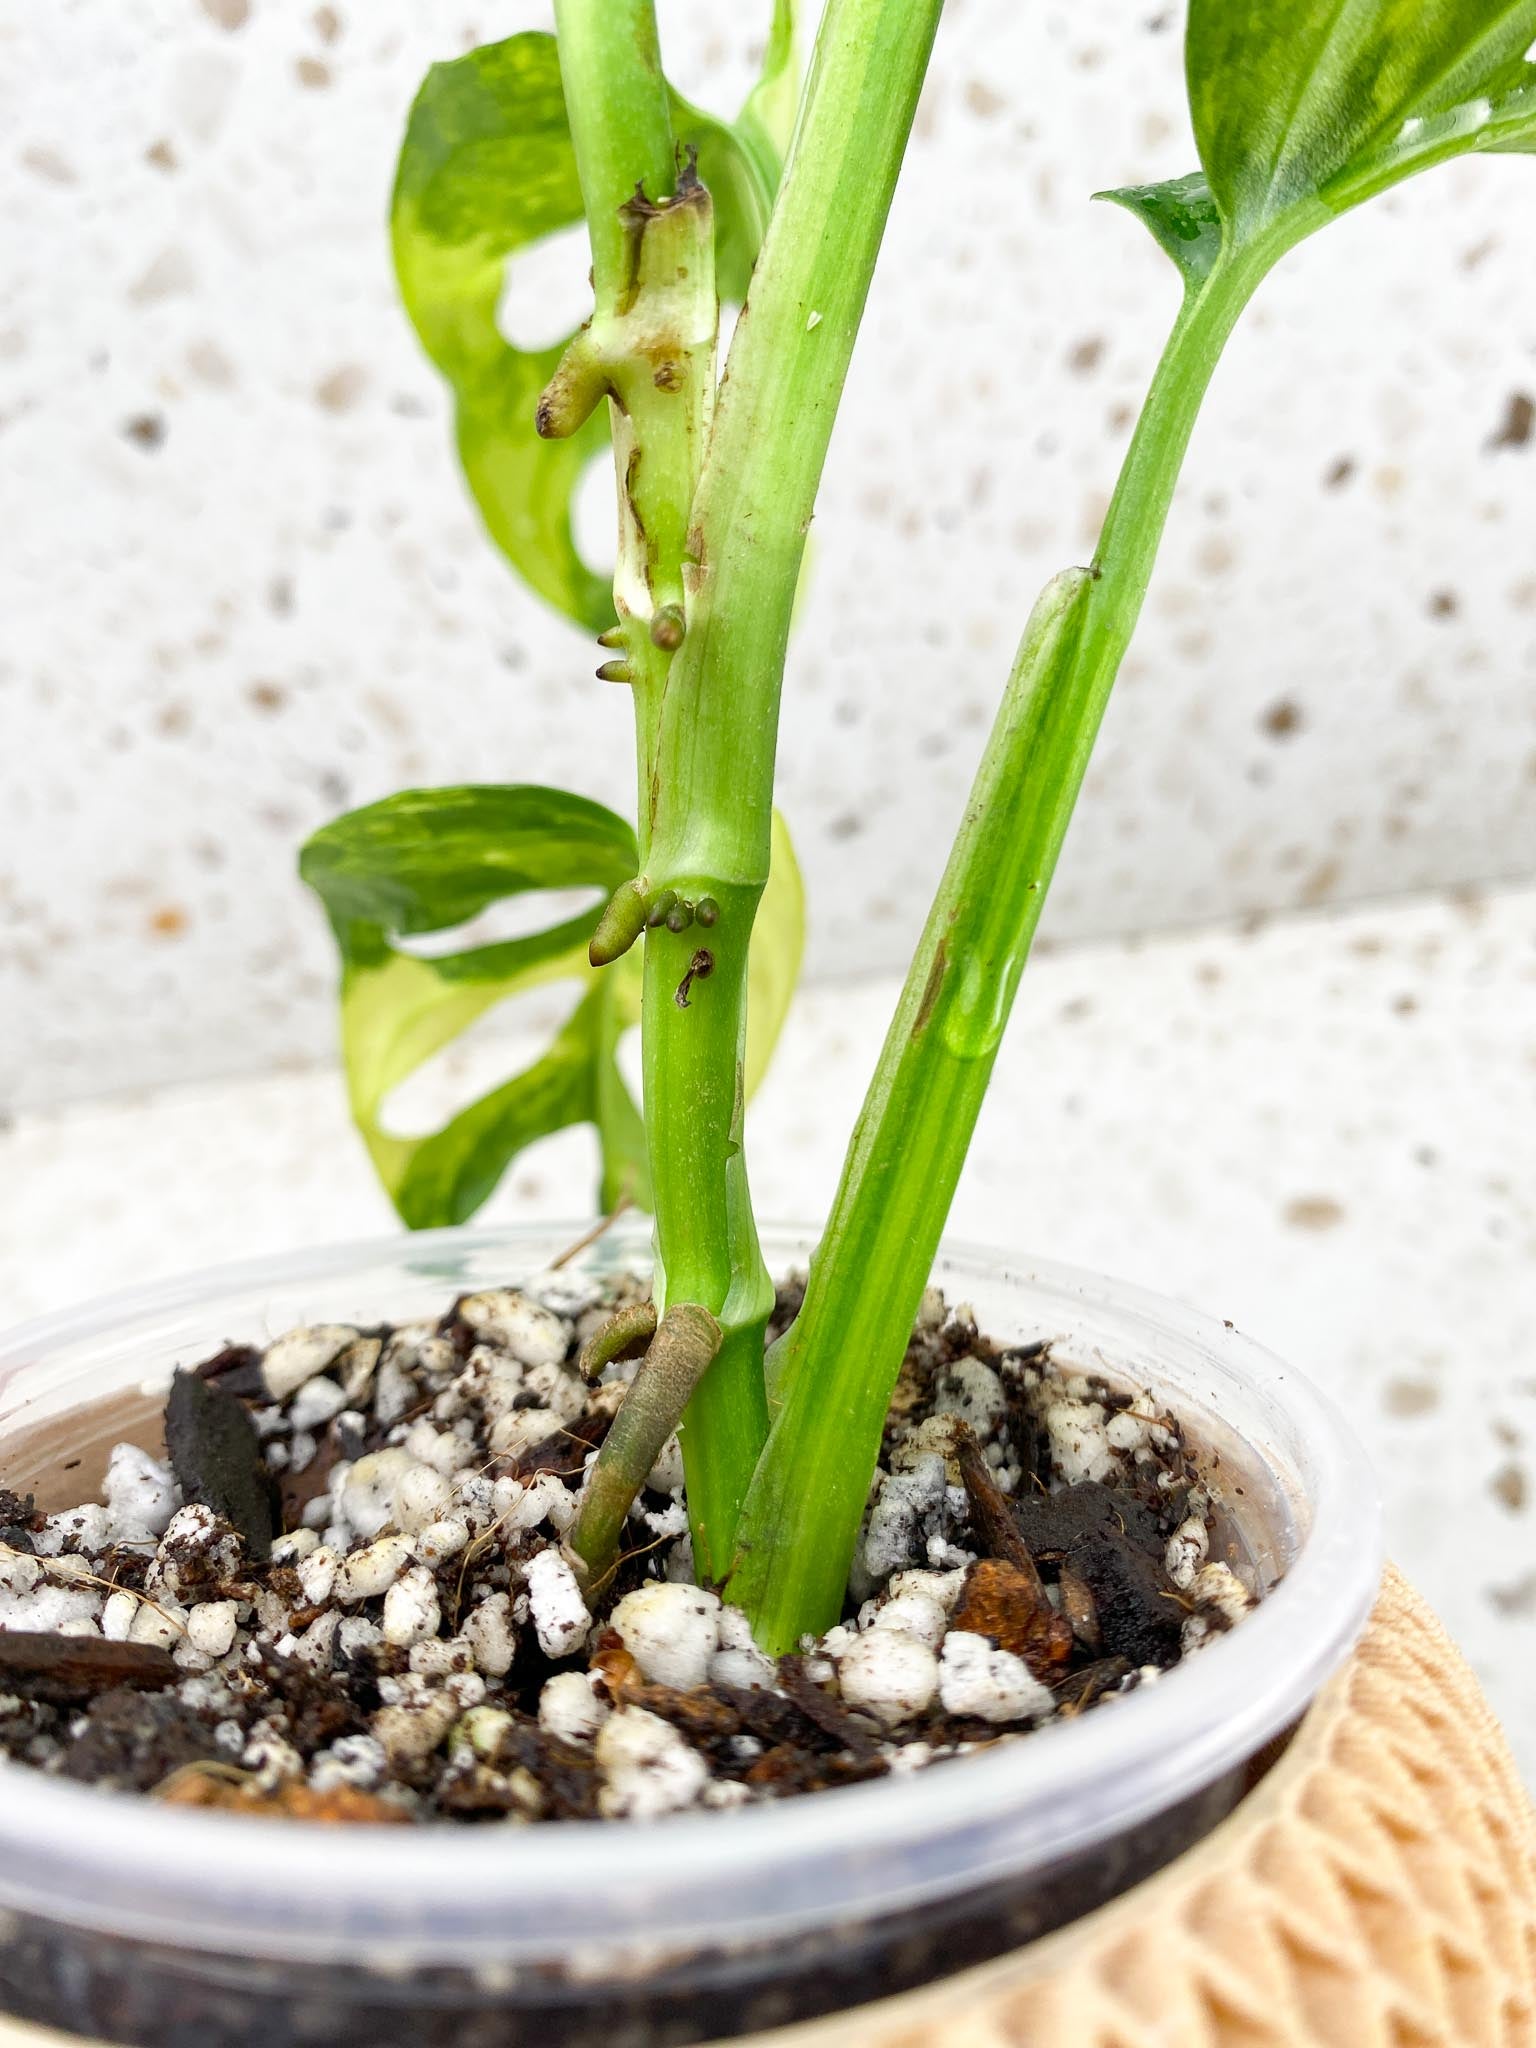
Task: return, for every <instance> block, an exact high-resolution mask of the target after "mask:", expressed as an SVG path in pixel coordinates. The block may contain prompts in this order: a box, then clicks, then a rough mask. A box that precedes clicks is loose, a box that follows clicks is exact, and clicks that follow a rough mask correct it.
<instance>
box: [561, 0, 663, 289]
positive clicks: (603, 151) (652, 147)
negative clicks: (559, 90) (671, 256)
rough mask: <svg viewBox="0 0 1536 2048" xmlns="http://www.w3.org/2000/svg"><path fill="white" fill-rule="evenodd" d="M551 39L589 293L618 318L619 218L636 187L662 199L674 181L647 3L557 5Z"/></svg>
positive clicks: (656, 42)
mask: <svg viewBox="0 0 1536 2048" xmlns="http://www.w3.org/2000/svg"><path fill="white" fill-rule="evenodd" d="M555 38H556V44H557V47H558V49H559V52H560V79H561V83H562V84H563V86H564V88H565V115H566V119H567V121H568V122H569V123H570V129H571V145H572V147H573V149H574V150H575V153H576V174H577V176H578V177H579V178H580V180H581V199H582V206H583V209H584V211H585V213H586V216H587V231H588V235H589V237H590V239H591V243H592V289H593V294H594V296H595V298H596V301H597V309H598V312H599V313H604V312H617V311H618V310H619V308H620V306H621V305H622V303H623V300H624V297H625V294H626V293H627V291H628V289H629V286H630V283H631V275H630V263H631V258H632V251H631V248H630V244H629V237H628V235H627V234H626V233H625V230H624V227H623V225H622V223H621V220H620V213H621V209H622V208H623V207H624V206H625V204H626V203H627V202H628V201H629V200H630V199H632V198H633V197H634V194H635V188H636V186H637V185H638V186H640V187H641V188H642V189H643V190H644V192H645V194H646V197H647V198H648V199H651V200H653V201H654V200H658V199H664V198H665V197H666V196H667V195H668V194H669V193H670V192H671V190H672V181H673V178H674V176H675V175H676V165H675V162H674V156H673V140H672V110H671V104H670V102H669V100H668V96H667V82H666V79H665V78H664V77H663V76H662V70H661V43H660V39H659V37H658V36H657V33H656V5H655V0H555Z"/></svg>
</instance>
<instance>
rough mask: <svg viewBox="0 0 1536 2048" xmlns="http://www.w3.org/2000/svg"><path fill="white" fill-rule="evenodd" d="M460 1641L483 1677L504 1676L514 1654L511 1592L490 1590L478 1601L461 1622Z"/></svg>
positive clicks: (510, 1665) (514, 1632)
mask: <svg viewBox="0 0 1536 2048" xmlns="http://www.w3.org/2000/svg"><path fill="white" fill-rule="evenodd" d="M464 1640H465V1642H466V1643H467V1644H468V1646H469V1650H470V1654H471V1656H473V1658H474V1660H475V1663H476V1664H477V1665H478V1666H479V1668H480V1669H481V1670H482V1671H483V1672H484V1673H485V1675H486V1677H487V1678H505V1677H506V1675H507V1673H508V1672H509V1671H510V1670H511V1669H512V1660H513V1658H514V1657H515V1656H516V1654H517V1631H516V1629H514V1627H513V1626H512V1598H511V1595H510V1594H508V1593H492V1594H490V1595H489V1596H488V1597H487V1598H486V1599H484V1600H482V1601H480V1603H479V1604H478V1606H476V1608H475V1610H474V1612H473V1613H472V1614H471V1615H470V1617H469V1619H468V1620H467V1621H466V1622H465V1624H464Z"/></svg>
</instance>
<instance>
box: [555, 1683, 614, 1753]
mask: <svg viewBox="0 0 1536 2048" xmlns="http://www.w3.org/2000/svg"><path fill="white" fill-rule="evenodd" d="M609 1712H610V1708H609V1706H608V1702H607V1701H606V1700H600V1699H599V1698H598V1696H597V1694H596V1693H595V1692H594V1691H593V1681H592V1674H591V1673H590V1672H588V1671H557V1672H556V1673H555V1675H554V1677H553V1678H546V1679H545V1681H544V1689H543V1691H542V1692H541V1693H540V1694H539V1726H540V1727H541V1728H542V1729H543V1730H544V1731H545V1733H546V1734H547V1735H555V1736H558V1737H559V1738H560V1740H561V1741H562V1742H576V1743H587V1742H590V1741H591V1740H592V1739H593V1737H594V1736H595V1735H596V1734H597V1731H598V1729H599V1728H601V1727H602V1725H603V1723H604V1722H605V1721H606V1720H607V1718H608V1715H609Z"/></svg>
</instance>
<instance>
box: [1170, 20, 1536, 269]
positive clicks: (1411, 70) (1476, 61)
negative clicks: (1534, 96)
mask: <svg viewBox="0 0 1536 2048" xmlns="http://www.w3.org/2000/svg"><path fill="white" fill-rule="evenodd" d="M1533 40H1536V0H1290V4H1288V5H1286V6H1283V7H1282V6H1277V5H1276V4H1275V0H1190V11H1189V32H1188V36H1187V38H1186V43H1185V67H1186V72H1187V76H1188V81H1189V100H1190V111H1191V113H1192V115H1193V118H1194V126H1195V140H1196V143H1197V144H1198V146H1199V150H1200V161H1201V163H1202V165H1203V166H1204V169H1205V174H1206V177H1207V179H1208V180H1209V182H1210V188H1211V191H1212V193H1213V194H1214V195H1215V199H1216V203H1217V205H1218V206H1219V207H1220V209H1221V213H1222V217H1223V219H1224V220H1225V221H1226V223H1227V225H1228V227H1229V228H1230V229H1231V230H1232V231H1233V232H1234V233H1235V234H1236V235H1238V236H1239V237H1241V238H1245V239H1247V238H1252V237H1253V236H1255V235H1256V234H1258V233H1259V232H1261V231H1262V230H1263V229H1264V228H1265V227H1266V226H1268V225H1270V224H1272V223H1274V222H1277V221H1279V220H1280V219H1281V217H1282V216H1283V215H1285V214H1286V213H1288V212H1290V211H1292V210H1293V209H1297V208H1303V209H1304V208H1307V207H1308V206H1309V204H1310V203H1311V202H1314V201H1321V202H1322V204H1323V206H1324V207H1326V208H1328V209H1329V210H1330V211H1334V212H1337V211H1339V210H1341V204H1348V205H1353V204H1355V203H1356V202H1357V201H1358V200H1359V199H1362V198H1365V197H1368V196H1369V194H1370V192H1372V191H1379V190H1381V189H1382V188H1383V186H1384V185H1386V184H1390V183H1393V182H1395V181H1396V180H1397V179H1398V178H1400V177H1403V176H1406V175H1407V174H1408V173H1409V172H1410V171H1413V170H1417V169H1420V168H1422V167H1423V166H1424V165H1425V164H1426V163H1429V162H1435V161H1439V160H1440V158H1441V157H1443V156H1445V155H1451V154H1458V153H1460V152H1461V151H1463V150H1468V149H1481V148H1521V147H1529V146H1530V142H1529V139H1528V138H1529V135H1530V132H1531V127H1530V124H1531V121H1532V117H1533V108H1532V106H1531V103H1530V95H1531V87H1532V84H1533V82H1536V66H1533V65H1532V64H1531V63H1529V62H1528V61H1527V52H1528V51H1529V50H1530V48H1531V46H1532V43H1533ZM1501 131H1502V132H1501ZM1521 133H1523V134H1524V135H1525V137H1526V138H1527V139H1526V140H1524V141H1521V140H1518V139H1514V138H1515V137H1516V136H1518V135H1519V134H1521ZM1362 172H1367V176H1366V179H1365V182H1364V184H1362V183H1361V174H1362ZM1313 224H1314V225H1315V224H1316V222H1314V223H1313ZM1302 231H1303V232H1305V229H1303V230H1302Z"/></svg>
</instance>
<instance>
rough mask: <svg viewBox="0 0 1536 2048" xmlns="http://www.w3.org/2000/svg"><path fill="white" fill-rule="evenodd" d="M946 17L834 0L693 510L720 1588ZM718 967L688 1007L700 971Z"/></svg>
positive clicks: (672, 866)
mask: <svg viewBox="0 0 1536 2048" xmlns="http://www.w3.org/2000/svg"><path fill="white" fill-rule="evenodd" d="M941 6H942V0H829V4H828V6H827V9H826V12H825V15H824V16H823V19H822V24H821V29H820V33H819V35H818V37H817V43H816V50H815V55H814V57H813V59H812V65H811V72H810V77H809V80H808V83H807V87H806V95H805V99H804V102H803V105H802V108H801V113H800V118H799V121H798V123H797V125H796V128H795V133H794V139H793V142H792V145H791V148H790V152H789V157H788V161H787V163H786V165H785V171H784V179H783V183H782V185H781V186H780V190H779V195H778V199H777V202H776V204H775V207H774V212H773V216H772V218H771V220H770V223H769V227H768V232H767V236H766V238H765V241H764V245H763V250H762V253H761V255H760V257H759V259H758V263H757V268H756V270H755V272H754V274H753V280H752V288H751V294H750V297H749V300H748V304H747V307H746V309H745V310H744V312H743V314H742V317H741V320H740V322H739V324H738V326H737V329H736V335H735V339H734V341H733V343H732V347H731V357H730V365H729V370H728V377H727V381H725V382H724V383H723V384H722V387H721V391H720V397H719V404H718V407H717V411H716V416H715V421H714V427H713V432H712V436H711V440H710V447H709V455H708V459H707V461H706V463H705V467H704V473H703V477H702V479H701V482H700V487H699V492H698V495H697V498H696V500H695V503H694V517H693V526H692V531H691V534H690V539H689V547H688V561H687V577H686V581H687V589H686V598H685V610H686V620H687V633H686V638H685V639H684V641H683V644H682V647H681V649H680V650H679V652H678V653H677V654H676V655H675V657H674V658H673V663H672V668H671V673H670V675H669V677H668V679H667V683H666V687H665V689H664V691H663V693H662V702H661V710H660V728H659V734H658V739H657V747H656V762H657V772H656V774H655V777H654V779H653V780H652V782H651V784H650V788H649V803H648V805H645V804H643V806H642V808H643V810H645V812H646V814H645V815H644V816H643V817H642V820H641V840H642V845H643V846H645V848H646V854H645V864H646V871H647V874H648V876H649V878H650V880H651V882H652V884H653V886H656V887H658V888H659V887H663V886H666V887H671V888H674V889H676V890H677V892H678V894H679V895H680V896H681V897H683V898H684V899H686V900H688V901H697V900H698V899H699V898H700V897H704V896H708V897H712V898H713V899H714V900H715V902H716V903H717V904H718V906H719V917H718V920H717V922H716V923H715V924H714V925H713V926H712V927H711V928H710V929H709V930H708V931H707V932H704V933H699V932H686V933H683V934H674V933H670V932H667V931H664V930H663V931H655V930H653V931H652V932H651V933H650V934H649V935H648V937H647V940H646V963H645V994H644V999H643V1013H642V1029H641V1040H642V1047H643V1053H644V1062H645V1108H646V1126H647V1131H648V1133H649V1137H650V1151H651V1169H652V1181H653V1187H654V1191H655V1198H656V1225H657V1249H658V1274H657V1302H658V1306H661V1305H662V1304H663V1303H664V1302H666V1301H696V1302H700V1303H702V1304H703V1305H704V1306H705V1307H707V1308H709V1309H710V1310H712V1311H713V1313H714V1314H715V1315H716V1316H717V1317H718V1319H719V1321H720V1324H721V1328H722V1332H723V1341H722V1345H721V1350H720V1354H719V1356H718V1358H717V1359H716V1361H715V1364H714V1365H713V1367H712V1368H711V1370H710V1372H709V1374H708V1376H707V1377H706V1379H705V1380H704V1382H703V1384H702V1386H701V1387H700V1389H699V1392H698V1393H697V1395H696V1396H695V1397H694V1400H693V1401H692V1403H691V1404H690V1406H689V1410H688V1413H687V1416H686V1417H685V1419H684V1427H683V1434H682V1442H683V1455H684V1460H685V1464H686V1466H687V1472H688V1488H689V1503H690V1510H691V1513H692V1516H693V1524H694V1546H695V1554H696V1561H697V1564H698V1568H699V1570H700V1572H701V1574H702V1575H703V1576H705V1577H708V1578H717V1577H719V1576H720V1575H721V1574H722V1573H723V1572H724V1570H725V1568H726V1566H727V1565H728V1564H729V1562H730V1559H731V1556H732V1544H733V1539H734V1533H735V1525H736V1519H737V1514H738V1511H739V1507H740V1503H741V1501H742V1499H743V1497H744V1495H745V1492H746V1488H747V1484H748V1481H749V1479H750V1477H751V1474H752V1471H753V1468H754V1465H755V1463H756V1460H757V1457H758V1453H759V1451H760V1449H761V1447H762V1443H763V1441H764V1438H765V1436H766V1432H767V1406H766V1399H765V1394H764V1386H763V1373H762V1341H763V1331H764V1328H765V1326H766V1322H767V1317H768V1313H769V1311H770V1309H771V1307H772V1303H773V1290H772V1286H771V1284H770V1282H769V1278H768V1274H767V1271H766V1269H765V1267H764V1265H763V1261H762V1255H761V1252H760V1251H759V1249H758V1243H757V1234H756V1229H755V1226H754V1224H753V1220H752V1210H751V1202H750V1197H749V1195H748V1190H747V1179H746V1166H745V1160H744V1157H743V1154H742V1132H741V1101H742V1081H741V1061H742V1050H743V1045H744V1040H745V1025H746V988H747V949H748V944H749V941H750V938H751V931H752V921H753V918H754V917H755V915H756V911H757V905H758V902H759V900H760V898H761V895H762V891H763V887H764V884H765V883H766V881H767V877H768V863H769V849H770V839H771V830H772V805H773V766H774V754H775V748H776V743H777V732H778V709H779V689H780V683H781V679H782V676H783V669H784V652H785V646H786V644H787V640H788V635H789V622H790V614H791V610H792V608H793V604H794V596H795V589H796V584H797V582H798V578H799V571H800V562H801V556H802V554H803V551H804V547H805V534H806V529H807V527H808V526H809V524H810V520H811V514H812V510H813V508H814V505H815V499H816V490H817V486H818V484H819V482H820V478H821V471H822V466H823V463H824V461H825V457H826V451H827V443H828V440H829V439H830V436H831V432H832V422H833V418H834V415H835V413H836V409H837V402H838V398H839V395H840V393H841V391H842V386H843V381H844V378H845V376H846V374H847V369H848V362H849V358H850V356H851V354H852V351H853V344H854V339H855V336H856V334H857V331H858V325H859V320H860V317H861V315H862V313H863V309H864V301H865V297H866V295H867V293H868V289H869V282H870V278H871V275H872V273H873V270H874V264H875V258H876V255H877V253H878V251H879V246H880V240H881V236H882V233H883V231H884V227H885V219H886V215H887V212H888V211H889V207H890V202H891V195H892V193H893V191H894V189H895V184H896V177H897V173H898V171H899V169H900V166H901V160H902V156H903V154H904V152H905V148H906V141H907V136H908V133H909V130H910V128H911V123H912V117H913V114H914V113H915V111H916V107H917V98H918V93H919V91H920V89H921V86H922V80H923V75H924V71H925V69H926V65H927V61H928V53H929V50H930V48H931V45H932V41H933V35H934V31H935V28H936V26H937V23H938V18H939V13H940V10H941ZM700 950H703V951H706V952H707V953H708V954H709V956H710V962H711V971H710V973H709V974H708V975H707V977H702V978H701V977H697V976H696V977H695V979H694V981H693V983H692V985H691V989H690V991H689V999H688V1003H687V1007H686V1008H684V1007H682V1006H680V1004H679V1001H678V991H679V989H680V988H681V986H682V983H683V978H684V976H685V975H686V974H687V973H688V971H689V968H690V964H691V962H692V960H693V958H694V955H695V954H696V953H697V952H699V951H700Z"/></svg>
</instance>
